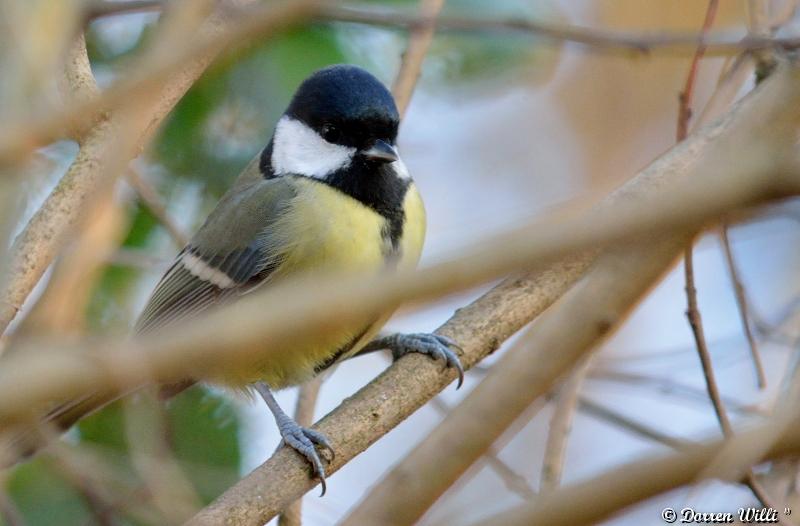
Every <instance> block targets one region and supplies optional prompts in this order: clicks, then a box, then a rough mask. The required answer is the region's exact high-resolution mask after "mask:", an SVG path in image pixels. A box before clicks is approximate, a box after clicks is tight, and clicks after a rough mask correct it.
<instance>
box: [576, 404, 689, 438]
mask: <svg viewBox="0 0 800 526" xmlns="http://www.w3.org/2000/svg"><path fill="white" fill-rule="evenodd" d="M578 403H579V406H578V407H579V409H580V410H581V411H584V412H586V413H587V414H589V415H592V416H594V417H595V418H599V419H601V420H603V421H605V422H607V423H609V424H612V425H614V426H616V427H618V428H621V429H624V430H626V431H629V432H630V433H633V434H634V435H637V436H640V437H642V438H646V439H648V440H652V441H654V442H658V443H659V444H663V445H665V446H667V447H668V448H671V449H674V450H676V451H680V450H683V449H686V448H688V447H690V446H691V445H693V442H691V441H689V440H684V439H682V438H675V437H672V436H670V435H667V434H665V433H662V432H661V431H658V430H657V429H654V428H652V427H649V426H646V425H644V424H642V423H641V422H637V421H635V420H632V419H630V418H628V417H626V416H624V415H622V414H620V413H618V412H616V411H614V410H613V409H610V408H608V407H605V406H603V405H601V404H598V403H597V402H595V401H593V400H592V399H590V398H587V397H585V396H581V397H579V399H578Z"/></svg>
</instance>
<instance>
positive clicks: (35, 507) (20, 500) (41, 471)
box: [7, 458, 90, 525]
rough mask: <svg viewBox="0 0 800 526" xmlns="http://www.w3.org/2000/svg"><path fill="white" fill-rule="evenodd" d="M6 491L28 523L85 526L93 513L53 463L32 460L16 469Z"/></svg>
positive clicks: (40, 459) (37, 459)
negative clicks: (82, 525)
mask: <svg viewBox="0 0 800 526" xmlns="http://www.w3.org/2000/svg"><path fill="white" fill-rule="evenodd" d="M7 491H8V494H9V495H10V497H11V498H12V499H13V502H14V504H15V505H16V507H17V509H18V510H19V512H20V513H21V514H22V516H23V517H24V518H25V523H26V524H41V525H49V524H53V525H56V524H59V525H61V524H63V525H72V524H76V525H77V524H86V523H87V522H88V521H89V519H90V512H89V509H88V507H87V506H86V504H85V502H84V501H83V498H82V497H81V495H80V493H79V492H78V491H77V490H75V489H74V488H73V487H72V486H71V485H70V484H69V483H68V482H67V481H65V480H64V477H63V476H62V475H61V473H60V472H59V471H58V470H57V469H55V468H54V467H53V465H52V463H51V462H48V461H46V460H44V459H43V458H36V459H33V460H31V461H29V462H27V463H26V464H24V465H22V466H19V467H18V468H16V469H15V470H14V473H13V475H12V476H11V478H10V480H9V481H8V486H7Z"/></svg>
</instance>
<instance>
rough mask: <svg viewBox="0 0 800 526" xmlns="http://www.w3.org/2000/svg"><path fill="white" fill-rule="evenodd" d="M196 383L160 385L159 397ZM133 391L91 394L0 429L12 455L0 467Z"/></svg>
mask: <svg viewBox="0 0 800 526" xmlns="http://www.w3.org/2000/svg"><path fill="white" fill-rule="evenodd" d="M194 384H195V382H194V381H192V380H186V381H183V382H179V383H175V384H167V385H163V386H160V387H159V398H160V399H162V400H168V399H170V398H172V397H173V396H176V395H178V394H179V393H181V392H183V391H185V390H186V389H188V388H189V387H191V386H192V385H194ZM131 392H132V391H126V392H119V391H104V392H100V391H99V392H95V393H91V394H88V395H86V396H83V397H81V398H75V399H73V400H70V401H68V402H64V403H62V404H59V405H57V406H56V407H54V408H53V409H51V410H50V411H48V412H47V414H45V415H44V416H43V417H41V418H40V419H39V420H38V422H37V423H35V424H33V423H26V424H21V425H18V426H14V427H12V428H11V429H9V430H7V431H3V432H0V444H2V445H3V446H5V447H6V448H7V451H8V452H9V453H10V454H9V455H3V458H2V459H0V467H8V466H10V465H13V464H15V463H17V462H19V461H20V460H22V459H25V458H28V457H30V456H32V455H34V454H35V453H36V452H37V451H39V450H40V449H42V448H43V447H44V446H46V445H47V444H48V442H49V441H50V440H52V439H53V438H54V437H55V436H58V435H60V434H61V433H63V432H65V431H67V430H68V429H69V428H71V427H72V426H73V425H74V424H76V423H77V422H78V421H80V420H82V419H83V418H84V417H86V416H88V415H90V414H92V413H94V412H95V411H98V410H100V409H102V408H103V407H105V406H107V405H108V404H110V403H112V402H114V401H115V400H118V399H120V398H122V397H123V396H125V395H127V394H130V393H131Z"/></svg>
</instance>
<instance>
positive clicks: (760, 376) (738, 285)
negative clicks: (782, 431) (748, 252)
mask: <svg viewBox="0 0 800 526" xmlns="http://www.w3.org/2000/svg"><path fill="white" fill-rule="evenodd" d="M719 236H720V241H721V242H722V250H723V252H724V253H725V263H726V265H727V267H728V274H729V275H730V277H731V284H732V285H733V292H734V295H735V296H736V305H737V306H738V307H739V318H740V319H741V322H742V329H744V334H745V336H746V337H747V343H748V345H749V346H750V356H751V357H752V359H753V366H754V367H755V369H756V379H757V381H758V387H759V388H761V389H764V388H765V387H766V386H767V375H766V373H765V372H764V363H763V362H762V360H761V354H760V353H759V351H758V343H756V338H755V336H754V335H753V329H752V328H751V327H750V314H749V307H748V305H749V301H748V300H747V293H746V292H745V289H744V285H743V284H742V278H741V275H740V273H739V268H738V267H737V266H736V260H735V259H734V257H733V250H732V249H731V242H730V239H729V238H728V225H727V224H723V225H722V226H721V227H720V229H719Z"/></svg>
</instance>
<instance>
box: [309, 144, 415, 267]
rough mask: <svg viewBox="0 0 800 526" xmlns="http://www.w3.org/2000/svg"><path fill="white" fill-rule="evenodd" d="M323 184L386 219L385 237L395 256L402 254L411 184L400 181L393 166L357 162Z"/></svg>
mask: <svg viewBox="0 0 800 526" xmlns="http://www.w3.org/2000/svg"><path fill="white" fill-rule="evenodd" d="M323 182H324V183H326V184H328V185H329V186H332V187H333V188H336V189H337V190H339V191H341V192H343V193H345V194H347V195H349V196H350V197H352V198H353V199H356V200H357V201H359V202H361V203H363V204H364V205H366V206H368V207H369V208H371V209H373V210H375V211H376V212H377V213H379V214H380V215H381V216H383V217H384V218H385V219H386V223H387V225H386V228H385V230H384V231H383V232H381V234H382V235H383V236H384V237H385V238H387V239H388V240H389V242H390V243H391V246H392V250H393V251H394V252H396V251H397V250H399V248H400V239H401V238H402V237H403V227H404V225H405V222H406V214H405V211H404V210H403V201H404V200H405V198H406V192H408V187H409V184H410V180H408V179H401V178H399V177H398V176H397V174H396V173H395V171H394V169H393V168H392V167H391V165H389V164H377V165H376V164H375V163H368V162H364V161H360V160H358V159H355V160H354V161H353V162H352V163H351V164H350V166H348V167H347V168H345V169H343V170H339V171H337V172H334V173H332V174H330V175H329V176H328V177H326V178H325V180H324V181H323Z"/></svg>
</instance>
